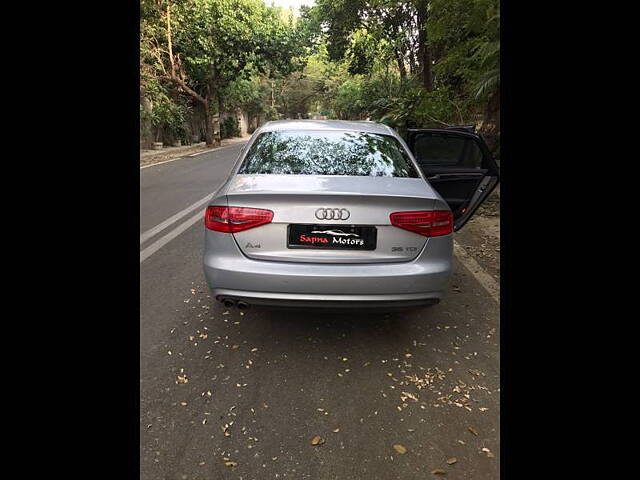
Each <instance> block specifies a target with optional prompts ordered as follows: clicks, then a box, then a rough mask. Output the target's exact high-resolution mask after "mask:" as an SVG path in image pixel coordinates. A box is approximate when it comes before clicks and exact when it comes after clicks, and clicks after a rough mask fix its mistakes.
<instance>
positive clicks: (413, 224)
mask: <svg viewBox="0 0 640 480" xmlns="http://www.w3.org/2000/svg"><path fill="white" fill-rule="evenodd" d="M389 217H390V219H391V225H393V226H395V227H398V228H402V229H404V230H409V231H410V232H415V233H417V234H419V235H424V236H425V237H438V236H440V235H448V234H450V233H452V232H453V215H452V214H451V212H450V211H448V210H432V211H420V212H396V213H392V214H391V215H389Z"/></svg>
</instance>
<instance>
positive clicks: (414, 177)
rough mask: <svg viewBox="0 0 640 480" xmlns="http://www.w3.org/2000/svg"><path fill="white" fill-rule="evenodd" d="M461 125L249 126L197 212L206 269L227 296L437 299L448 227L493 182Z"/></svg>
mask: <svg viewBox="0 0 640 480" xmlns="http://www.w3.org/2000/svg"><path fill="white" fill-rule="evenodd" d="M498 177H499V172H498V167H497V165H496V163H495V161H494V160H493V158H492V157H491V155H490V153H489V151H488V149H487V147H486V145H485V144H484V142H483V141H482V138H481V137H480V136H479V135H477V134H476V133H475V132H474V131H473V129H471V128H468V127H460V128H451V129H415V130H409V131H408V133H407V142H405V141H404V140H403V139H402V138H401V137H400V135H398V133H397V132H395V131H394V130H393V129H391V128H389V127H388V126H386V125H382V124H378V123H373V122H347V121H315V120H302V121H300V120H298V121H277V122H269V123H267V124H265V125H263V126H262V127H260V128H259V129H257V130H256V131H255V132H254V133H253V135H252V137H251V138H250V140H249V141H248V143H247V144H246V145H245V147H244V148H243V149H242V152H241V153H240V155H239V157H238V160H237V163H236V165H235V166H234V168H233V170H232V172H231V174H230V176H229V178H228V180H227V181H226V182H225V183H224V184H223V185H222V187H220V189H219V190H218V191H217V192H216V193H215V194H214V196H213V198H212V199H211V201H210V203H209V206H208V208H207V210H206V215H205V227H206V228H205V248H204V272H205V276H206V279H207V283H208V284H209V287H210V289H211V291H212V293H213V296H214V298H216V299H217V300H219V301H221V302H223V303H224V304H225V305H226V306H227V307H231V306H233V305H237V306H238V307H239V308H241V309H244V308H248V306H249V305H251V304H256V305H280V306H331V307H334V306H339V307H343V306H344V307H361V306H412V305H419V304H433V303H437V302H438V301H439V300H440V299H441V298H442V297H443V296H444V295H445V293H446V291H447V288H448V282H449V277H450V275H451V263H452V258H451V257H452V250H453V232H454V231H456V230H458V229H459V228H461V227H462V226H463V225H464V224H465V223H466V222H467V221H468V220H469V218H470V217H471V216H472V215H473V213H474V212H475V211H476V210H477V208H478V206H479V205H480V204H481V203H482V202H483V201H484V199H486V198H487V196H488V195H489V194H490V193H491V191H492V190H493V188H495V186H496V185H497V183H498Z"/></svg>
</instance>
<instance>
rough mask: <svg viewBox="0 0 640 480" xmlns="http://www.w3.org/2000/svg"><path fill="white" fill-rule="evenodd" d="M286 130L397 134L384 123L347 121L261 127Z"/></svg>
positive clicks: (282, 122)
mask: <svg viewBox="0 0 640 480" xmlns="http://www.w3.org/2000/svg"><path fill="white" fill-rule="evenodd" d="M284 130H351V131H356V132H367V133H378V134H381V135H389V134H392V135H393V134H395V132H394V131H393V130H392V129H391V128H390V127H388V126H387V125H384V124H382V123H376V122H369V121H361V122H358V121H347V120H275V121H272V122H267V123H265V124H264V125H263V126H262V127H260V131H261V132H275V131H284Z"/></svg>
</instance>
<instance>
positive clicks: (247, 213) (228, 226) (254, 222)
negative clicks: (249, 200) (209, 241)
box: [204, 206, 273, 233]
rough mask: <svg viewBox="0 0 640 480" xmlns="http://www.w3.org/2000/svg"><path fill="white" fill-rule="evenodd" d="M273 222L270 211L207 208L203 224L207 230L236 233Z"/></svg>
mask: <svg viewBox="0 0 640 480" xmlns="http://www.w3.org/2000/svg"><path fill="white" fill-rule="evenodd" d="M271 220H273V212H272V211H271V210H263V209H261V208H246V207H213V206H210V207H207V211H206V212H205V215H204V224H205V226H206V227H207V228H208V229H209V230H214V231H216V232H224V233H237V232H242V231H243V230H249V229H250V228H255V227H259V226H260V225H264V224H265V223H270V222H271Z"/></svg>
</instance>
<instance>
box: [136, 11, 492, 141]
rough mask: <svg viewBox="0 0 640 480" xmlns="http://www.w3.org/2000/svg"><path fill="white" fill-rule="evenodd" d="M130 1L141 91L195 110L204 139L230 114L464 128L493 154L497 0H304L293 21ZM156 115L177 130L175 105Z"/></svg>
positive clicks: (283, 14)
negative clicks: (137, 20) (136, 11)
mask: <svg viewBox="0 0 640 480" xmlns="http://www.w3.org/2000/svg"><path fill="white" fill-rule="evenodd" d="M141 2H142V3H141V74H140V77H141V95H144V96H145V98H148V99H150V100H152V101H153V102H154V105H159V104H163V102H164V103H166V102H169V103H172V104H175V105H178V104H180V102H182V105H183V106H184V105H189V104H190V105H192V106H196V107H199V108H200V109H204V110H203V111H204V114H205V115H206V117H207V120H206V122H205V123H206V125H207V135H206V137H207V142H210V141H212V129H211V118H212V115H214V114H216V113H222V112H225V111H226V112H235V111H236V109H242V110H243V111H245V112H247V113H248V114H249V115H252V116H254V117H255V116H258V115H259V116H261V118H263V119H267V120H270V119H277V118H307V117H308V116H309V115H310V114H313V113H321V114H327V115H329V116H330V117H334V118H341V119H357V120H363V119H371V120H376V121H383V122H385V123H387V124H389V125H392V126H394V127H395V128H397V129H399V130H401V131H402V130H404V129H406V128H408V127H439V126H445V125H454V124H476V125H480V126H481V131H482V132H483V133H484V135H485V138H487V140H488V142H489V144H490V146H491V147H495V148H497V147H498V140H499V131H500V122H499V119H500V98H499V85H500V9H499V1H498V0H316V2H315V5H314V6H312V7H302V8H301V15H300V17H299V18H298V17H294V16H293V15H292V13H291V11H287V10H283V9H280V8H276V7H269V6H267V5H266V4H265V2H263V1H262V0H180V1H178V0H141ZM185 98H186V99H189V102H185V101H184V99H185ZM175 105H174V106H175ZM158 108H159V109H160V111H165V113H166V115H165V120H163V122H164V124H163V125H164V126H163V127H162V128H163V129H164V130H167V131H168V130H171V128H174V127H175V128H177V127H176V126H177V123H178V122H177V120H176V119H177V118H178V111H179V108H178V109H176V108H173V109H172V108H165V106H161V107H158ZM180 108H182V107H180ZM169 112H173V113H172V115H173V116H171V115H169ZM180 112H182V113H183V114H188V113H185V112H186V111H184V112H183V111H182V110H180ZM145 115H147V116H149V114H148V112H146V113H145ZM158 115H160V113H158ZM154 121H156V123H157V122H159V121H160V120H154ZM170 125H173V126H174V127H170ZM224 128H225V132H226V131H227V127H224Z"/></svg>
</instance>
